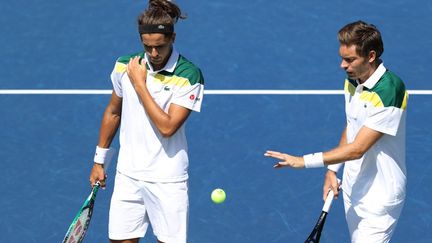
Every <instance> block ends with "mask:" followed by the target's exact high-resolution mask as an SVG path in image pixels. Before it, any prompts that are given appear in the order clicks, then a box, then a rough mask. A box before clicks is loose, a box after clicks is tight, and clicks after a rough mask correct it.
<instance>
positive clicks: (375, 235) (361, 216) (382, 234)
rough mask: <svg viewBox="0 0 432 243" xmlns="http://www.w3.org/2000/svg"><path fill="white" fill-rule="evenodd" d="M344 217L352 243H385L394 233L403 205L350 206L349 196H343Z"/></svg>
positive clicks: (359, 204)
mask: <svg viewBox="0 0 432 243" xmlns="http://www.w3.org/2000/svg"><path fill="white" fill-rule="evenodd" d="M343 199H344V207H345V217H346V220H347V223H348V229H349V231H350V235H351V242H352V243H364V242H367V243H387V242H390V239H391V237H392V235H393V233H394V231H395V228H396V225H397V222H398V219H399V216H400V214H401V211H402V208H403V205H404V203H403V202H402V203H399V204H395V205H380V204H379V203H369V204H367V203H358V204H356V205H354V206H353V205H352V203H351V200H350V198H349V196H347V195H346V194H345V193H344V195H343Z"/></svg>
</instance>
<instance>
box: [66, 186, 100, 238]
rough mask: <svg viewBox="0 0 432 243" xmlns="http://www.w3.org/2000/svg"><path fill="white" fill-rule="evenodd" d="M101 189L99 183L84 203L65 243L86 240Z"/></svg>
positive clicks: (67, 233)
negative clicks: (97, 195)
mask: <svg viewBox="0 0 432 243" xmlns="http://www.w3.org/2000/svg"><path fill="white" fill-rule="evenodd" d="M99 187H100V183H99V182H97V183H96V184H95V185H94V186H93V189H92V191H91V193H90V195H89V196H88V197H87V199H86V200H85V201H84V204H83V205H82V207H81V209H80V210H79V211H78V213H77V214H76V216H75V218H74V220H73V221H72V223H71V225H70V226H69V229H68V231H67V232H66V235H65V237H64V239H63V243H79V242H82V240H83V239H84V236H85V234H86V232H87V229H88V227H89V225H90V221H91V217H92V214H93V207H94V202H95V199H96V194H97V192H98V190H99Z"/></svg>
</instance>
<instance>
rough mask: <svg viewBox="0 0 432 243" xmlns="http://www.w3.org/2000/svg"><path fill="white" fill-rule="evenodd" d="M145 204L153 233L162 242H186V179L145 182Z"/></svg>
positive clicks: (187, 208)
mask: <svg viewBox="0 0 432 243" xmlns="http://www.w3.org/2000/svg"><path fill="white" fill-rule="evenodd" d="M146 190H147V193H146V194H147V195H146V196H145V204H146V207H147V212H148V216H149V218H150V222H151V225H152V228H153V231H154V234H155V235H156V236H157V238H158V239H159V240H160V241H162V242H179V243H180V242H186V237H187V227H188V216H189V198H188V184H187V181H182V182H175V183H147V186H146Z"/></svg>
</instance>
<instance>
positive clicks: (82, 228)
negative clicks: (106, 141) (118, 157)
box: [63, 148, 115, 243]
mask: <svg viewBox="0 0 432 243" xmlns="http://www.w3.org/2000/svg"><path fill="white" fill-rule="evenodd" d="M114 153H115V149H114V148H110V150H109V151H108V154H107V160H106V162H105V165H104V171H106V170H107V169H108V165H109V164H110V162H111V159H112V157H113V156H114ZM99 187H100V182H99V181H98V182H96V184H95V185H94V186H93V188H92V191H91V193H90V195H89V196H88V197H87V199H86V200H85V201H84V204H83V205H82V207H81V209H80V210H79V211H78V213H77V214H76V216H75V218H74V220H73V221H72V224H71V225H70V226H69V229H68V231H67V232H66V235H65V237H64V239H63V243H81V242H82V241H83V239H84V236H85V234H86V232H87V229H88V227H89V225H90V220H91V217H92V214H93V207H94V203H95V200H96V195H97V192H98V190H99Z"/></svg>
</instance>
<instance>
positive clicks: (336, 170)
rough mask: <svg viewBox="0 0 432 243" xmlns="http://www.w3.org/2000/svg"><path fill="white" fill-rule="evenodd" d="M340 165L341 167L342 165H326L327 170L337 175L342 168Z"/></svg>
mask: <svg viewBox="0 0 432 243" xmlns="http://www.w3.org/2000/svg"><path fill="white" fill-rule="evenodd" d="M342 165H343V164H342V163H340V164H332V165H327V169H328V170H331V171H333V172H336V173H337V172H338V171H339V169H340V168H341V167H342Z"/></svg>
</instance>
